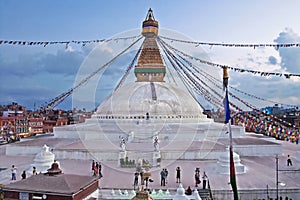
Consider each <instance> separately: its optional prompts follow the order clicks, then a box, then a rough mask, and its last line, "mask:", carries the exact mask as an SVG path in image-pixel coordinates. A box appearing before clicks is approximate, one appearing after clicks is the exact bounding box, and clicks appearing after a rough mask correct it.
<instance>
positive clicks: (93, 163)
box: [92, 160, 95, 174]
mask: <svg viewBox="0 0 300 200" xmlns="http://www.w3.org/2000/svg"><path fill="white" fill-rule="evenodd" d="M94 170H95V160H93V161H92V172H93V174H95V172H94Z"/></svg>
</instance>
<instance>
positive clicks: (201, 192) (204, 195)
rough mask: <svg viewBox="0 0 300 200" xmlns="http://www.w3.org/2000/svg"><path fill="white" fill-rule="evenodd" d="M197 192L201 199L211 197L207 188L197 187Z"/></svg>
mask: <svg viewBox="0 0 300 200" xmlns="http://www.w3.org/2000/svg"><path fill="white" fill-rule="evenodd" d="M198 193H199V196H200V197H201V199H202V200H204V199H205V200H206V199H211V198H210V193H209V189H198Z"/></svg>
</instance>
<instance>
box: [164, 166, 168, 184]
mask: <svg viewBox="0 0 300 200" xmlns="http://www.w3.org/2000/svg"><path fill="white" fill-rule="evenodd" d="M165 175H166V178H165V181H166V184H168V175H169V172H168V170H167V168H165Z"/></svg>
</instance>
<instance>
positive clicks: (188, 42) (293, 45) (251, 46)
mask: <svg viewBox="0 0 300 200" xmlns="http://www.w3.org/2000/svg"><path fill="white" fill-rule="evenodd" d="M159 37H160V38H163V39H166V40H170V41H171V42H174V41H175V42H181V43H186V44H193V45H195V46H196V47H198V46H200V45H207V46H211V47H212V46H222V47H245V48H254V49H255V48H258V47H274V48H276V49H279V48H287V47H300V43H281V44H241V43H240V44H237V43H216V42H196V41H188V40H181V39H174V38H170V37H166V36H159Z"/></svg>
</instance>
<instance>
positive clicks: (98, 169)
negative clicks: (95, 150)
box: [92, 160, 103, 178]
mask: <svg viewBox="0 0 300 200" xmlns="http://www.w3.org/2000/svg"><path fill="white" fill-rule="evenodd" d="M92 172H93V176H99V178H102V177H103V175H102V165H101V163H100V162H95V160H93V161H92Z"/></svg>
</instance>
